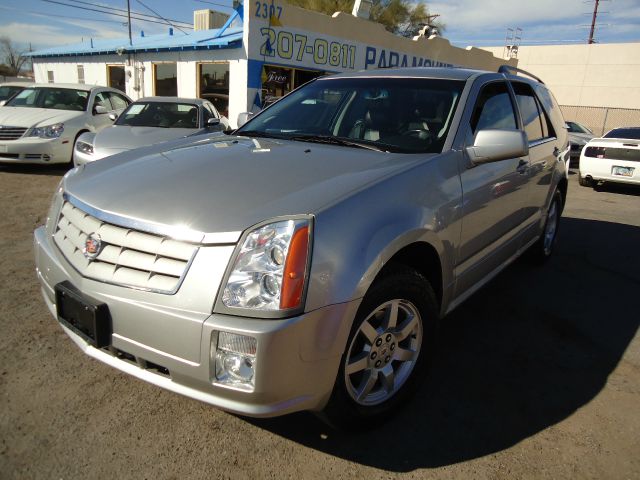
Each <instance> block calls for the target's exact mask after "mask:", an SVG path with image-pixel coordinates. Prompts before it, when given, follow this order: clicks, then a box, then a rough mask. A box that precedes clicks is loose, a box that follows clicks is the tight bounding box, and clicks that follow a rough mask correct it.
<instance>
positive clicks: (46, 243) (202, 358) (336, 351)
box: [34, 227, 359, 417]
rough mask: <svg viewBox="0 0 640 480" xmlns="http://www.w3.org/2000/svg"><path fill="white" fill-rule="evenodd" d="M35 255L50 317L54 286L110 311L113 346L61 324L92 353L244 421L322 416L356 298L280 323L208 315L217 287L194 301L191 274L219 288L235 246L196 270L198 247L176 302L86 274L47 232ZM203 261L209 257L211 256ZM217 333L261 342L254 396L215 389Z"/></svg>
mask: <svg viewBox="0 0 640 480" xmlns="http://www.w3.org/2000/svg"><path fill="white" fill-rule="evenodd" d="M34 248H35V257H36V273H37V276H38V279H39V281H40V283H41V287H42V294H43V297H44V299H45V302H46V304H47V306H48V308H49V310H50V312H51V314H52V315H53V316H54V317H56V306H55V294H54V286H55V285H56V284H57V283H58V282H61V281H64V280H68V281H70V282H71V283H72V284H73V285H74V286H75V287H76V288H78V289H79V290H80V291H82V292H83V293H85V294H87V295H89V296H91V297H93V298H95V299H96V300H99V301H101V302H104V303H106V304H107V305H108V307H109V311H110V313H111V317H112V323H113V334H112V336H111V346H110V347H106V348H102V349H98V348H95V347H93V346H91V345H89V344H88V343H87V342H85V341H84V340H83V339H82V338H80V337H79V336H78V335H76V334H75V333H73V332H72V331H70V330H69V329H67V328H66V327H64V326H63V327H62V328H63V330H65V332H66V333H67V334H68V335H69V336H70V337H71V339H72V340H73V341H74V342H75V343H76V344H77V345H78V346H79V347H80V348H81V349H82V350H83V351H84V352H85V353H86V354H87V355H89V356H91V357H93V358H95V359H97V360H100V361H101V362H104V363H106V364H108V365H111V366H113V367H115V368H117V369H119V370H122V371H123V372H126V373H128V374H130V375H133V376H135V377H137V378H140V379H142V380H145V381H147V382H149V383H152V384H154V385H157V386H159V387H162V388H165V389H167V390H171V391H173V392H176V393H180V394H182V395H186V396H188V397H191V398H194V399H197V400H200V401H203V402H206V403H209V404H212V405H215V406H217V407H219V408H222V409H224V410H228V411H231V412H234V413H238V414H242V415H248V416H255V417H269V416H277V415H282V414H286V413H290V412H294V411H299V410H320V409H322V408H323V407H324V405H325V404H326V402H327V400H328V398H329V396H330V394H331V391H332V389H333V384H334V382H335V378H336V374H337V371H338V367H339V362H340V359H341V356H342V352H343V350H344V346H345V344H346V340H347V336H348V333H349V329H350V327H351V321H352V319H353V318H354V316H355V313H356V310H357V308H358V306H359V300H355V301H352V302H348V303H344V304H339V305H332V306H328V307H325V308H322V309H319V310H315V311H313V312H308V313H304V314H302V315H299V316H297V317H294V318H289V319H284V320H263V319H249V318H244V317H236V316H230V315H220V314H211V313H209V312H211V305H212V304H213V298H212V297H213V296H214V295H215V290H214V291H213V292H212V293H211V294H210V297H211V298H210V299H209V300H207V301H202V300H201V298H202V297H201V295H198V296H196V293H197V288H198V287H197V286H196V284H199V283H201V282H197V281H195V282H192V280H193V278H190V277H198V276H199V274H200V273H202V271H204V270H206V269H207V268H209V269H210V270H211V278H212V283H214V284H215V281H218V283H219V281H220V280H221V276H222V274H223V273H224V268H225V267H226V263H227V261H228V259H229V258H230V255H231V252H232V250H233V247H210V248H215V249H220V250H216V252H215V253H216V255H217V256H218V257H219V258H220V259H221V260H220V262H219V265H202V262H200V264H199V262H198V256H200V255H201V253H202V250H203V248H204V247H202V248H201V249H200V250H201V251H200V252H198V256H197V257H196V260H195V261H194V263H193V264H192V266H191V268H190V271H189V272H188V273H187V275H186V277H185V281H184V282H183V284H182V286H181V288H180V290H179V291H178V292H177V293H176V294H175V295H164V294H158V293H153V292H142V291H137V290H134V289H130V288H126V287H119V286H116V285H108V284H104V283H101V282H97V281H93V280H89V279H87V278H83V277H81V276H80V275H79V274H78V273H77V272H76V271H75V270H74V269H73V267H72V266H71V265H70V264H69V263H68V262H67V261H66V260H65V258H64V257H63V256H62V255H61V254H60V252H59V251H58V249H57V247H55V246H54V244H53V243H52V241H51V237H50V236H49V235H48V234H47V232H46V231H45V229H44V227H41V228H39V229H37V230H36V231H35V233H34ZM209 253H211V252H209ZM203 258H208V257H207V254H206V253H205V254H204V257H203ZM209 258H210V257H209ZM201 269H202V270H201ZM186 305H188V307H187V306H186ZM218 331H225V332H232V333H238V334H242V335H250V336H253V337H255V338H256V339H257V344H258V346H257V352H256V361H255V376H254V378H255V382H254V383H255V387H254V390H253V391H251V392H248V391H245V390H240V389H237V388H234V387H230V386H225V385H221V384H218V383H217V382H216V379H215V374H214V372H215V370H214V365H213V363H212V362H211V361H210V348H211V339H212V337H213V336H214V335H215V334H216V332H218Z"/></svg>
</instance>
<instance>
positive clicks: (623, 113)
mask: <svg viewBox="0 0 640 480" xmlns="http://www.w3.org/2000/svg"><path fill="white" fill-rule="evenodd" d="M560 110H562V115H564V119H565V120H567V121H572V122H578V123H581V124H582V125H584V126H585V127H588V128H589V129H590V130H591V131H592V132H593V133H594V134H595V135H597V136H601V135H603V134H605V133H607V132H608V131H609V130H611V129H612V128H618V127H640V110H634V109H631V108H607V107H578V106H570V105H560Z"/></svg>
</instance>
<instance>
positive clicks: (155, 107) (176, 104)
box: [73, 97, 229, 166]
mask: <svg viewBox="0 0 640 480" xmlns="http://www.w3.org/2000/svg"><path fill="white" fill-rule="evenodd" d="M112 119H113V120H115V122H114V124H113V125H112V126H111V127H109V128H105V129H104V130H101V131H100V132H98V133H92V132H87V133H84V134H82V135H81V136H80V137H79V138H78V140H77V141H76V145H75V148H74V150H73V163H74V164H75V165H76V166H78V165H83V164H85V163H88V162H93V161H94V160H100V159H101V158H105V157H108V156H111V155H115V154H116V153H121V152H124V151H127V150H132V149H134V148H139V147H143V146H146V145H154V144H156V143H160V142H164V141H167V140H173V139H175V138H180V137H186V136H189V135H198V134H201V133H211V132H222V131H223V130H226V129H228V128H229V121H228V120H227V119H226V117H223V116H221V115H220V114H219V113H218V111H217V110H216V109H215V107H214V106H213V105H212V104H211V102H209V101H207V100H202V99H199V98H179V97H148V98H142V99H140V100H137V101H136V102H133V103H132V104H131V105H129V107H128V108H127V109H126V110H125V111H124V112H122V114H121V115H120V116H119V117H118V116H117V115H115V114H112Z"/></svg>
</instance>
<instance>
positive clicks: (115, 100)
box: [108, 92, 129, 110]
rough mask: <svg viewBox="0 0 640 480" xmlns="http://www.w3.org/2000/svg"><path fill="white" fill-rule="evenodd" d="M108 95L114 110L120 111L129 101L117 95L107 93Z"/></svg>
mask: <svg viewBox="0 0 640 480" xmlns="http://www.w3.org/2000/svg"><path fill="white" fill-rule="evenodd" d="M108 95H109V100H111V106H112V107H113V109H114V110H122V109H123V108H127V106H128V105H129V101H128V100H127V99H126V98H124V97H123V96H122V95H120V94H118V93H114V92H108Z"/></svg>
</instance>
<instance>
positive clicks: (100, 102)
mask: <svg viewBox="0 0 640 480" xmlns="http://www.w3.org/2000/svg"><path fill="white" fill-rule="evenodd" d="M98 106H100V107H104V108H106V109H107V110H112V108H111V103H110V102H109V98H108V97H107V94H106V92H100V93H97V94H96V98H95V100H94V101H93V108H96V107H98Z"/></svg>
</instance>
